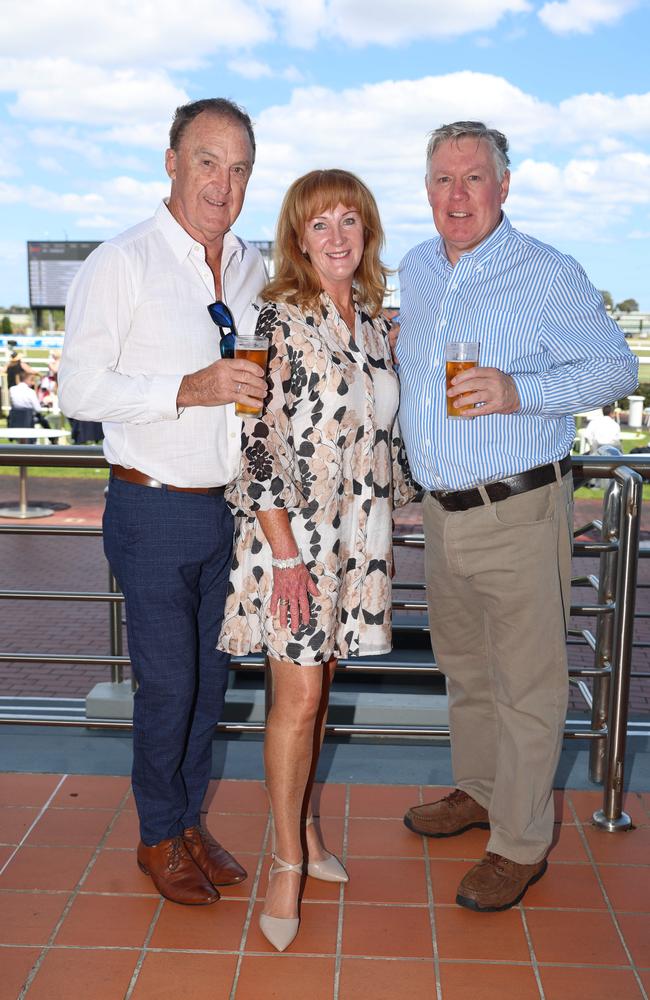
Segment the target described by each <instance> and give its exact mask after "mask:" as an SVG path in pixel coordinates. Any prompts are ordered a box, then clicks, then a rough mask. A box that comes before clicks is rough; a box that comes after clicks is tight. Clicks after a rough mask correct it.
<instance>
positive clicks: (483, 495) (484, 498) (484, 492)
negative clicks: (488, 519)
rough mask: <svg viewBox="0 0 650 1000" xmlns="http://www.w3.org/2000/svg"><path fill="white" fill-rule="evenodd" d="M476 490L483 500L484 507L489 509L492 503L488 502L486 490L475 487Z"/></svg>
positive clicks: (482, 487) (481, 487) (483, 487)
mask: <svg viewBox="0 0 650 1000" xmlns="http://www.w3.org/2000/svg"><path fill="white" fill-rule="evenodd" d="M476 489H477V490H478V491H479V493H480V494H481V499H482V500H483V503H484V504H485V506H486V507H489V506H490V504H491V503H492V501H491V500H490V497H489V495H488V491H487V490H486V488H485V486H477V487H476Z"/></svg>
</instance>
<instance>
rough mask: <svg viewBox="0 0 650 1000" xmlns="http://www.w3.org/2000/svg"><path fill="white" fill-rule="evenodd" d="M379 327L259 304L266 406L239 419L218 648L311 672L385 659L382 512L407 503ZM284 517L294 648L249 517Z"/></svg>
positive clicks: (386, 526) (387, 557)
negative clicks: (298, 605) (305, 595)
mask: <svg viewBox="0 0 650 1000" xmlns="http://www.w3.org/2000/svg"><path fill="white" fill-rule="evenodd" d="M387 330H388V324H387V322H386V321H385V320H384V319H383V318H381V317H380V318H377V319H371V318H370V316H369V315H368V314H367V313H365V312H364V310H363V308H362V307H360V306H359V304H357V305H356V322H355V328H354V334H352V333H351V332H350V330H349V329H348V327H347V325H346V324H345V323H344V322H343V320H342V319H341V317H340V316H339V314H338V311H337V310H336V307H335V306H334V303H333V302H332V300H331V299H330V297H329V296H328V295H327V294H326V293H322V295H321V300H320V310H315V311H313V312H309V311H304V310H301V309H299V308H298V307H296V306H292V305H289V304H288V303H284V302H279V303H268V304H267V305H266V306H265V307H264V309H263V310H262V312H261V314H260V317H259V321H258V326H257V332H258V334H264V335H266V336H269V337H270V339H271V346H270V351H269V394H268V396H267V398H266V400H265V404H264V411H263V414H262V416H261V418H259V419H258V420H255V419H250V418H249V419H245V420H244V426H243V431H242V463H241V468H240V475H239V478H238V479H237V480H236V481H235V482H234V483H232V484H231V485H230V486H229V487H228V490H227V492H226V498H227V500H228V502H229V503H230V505H231V507H232V508H233V509H234V511H235V513H236V514H237V515H238V516H237V518H236V533H235V554H234V559H233V566H232V573H231V577H230V584H229V588H228V596H227V600H226V608H225V615H224V621H223V626H222V630H221V636H220V639H219V646H220V648H222V649H224V650H226V651H228V652H230V653H232V654H236V655H242V654H245V653H248V652H258V651H260V650H265V651H267V652H268V653H269V655H270V656H273V657H275V658H277V659H281V660H289V661H293V662H294V663H297V664H302V665H313V664H319V663H323V662H325V661H327V660H328V659H330V657H332V656H335V657H337V658H338V657H349V656H359V655H370V654H380V653H386V652H388V651H389V650H390V648H391V576H392V541H391V538H392V511H393V507H397V506H401V505H402V504H405V503H408V501H409V500H410V499H412V497H413V496H414V494H415V487H414V485H413V483H412V481H411V478H410V475H409V472H408V466H407V462H406V456H405V452H404V450H403V447H402V442H401V439H400V436H399V429H398V426H397V420H396V414H397V408H398V401H399V386H398V381H397V376H396V374H395V371H394V370H393V365H392V360H391V356H390V349H389V346H388V340H387ZM282 507H284V508H286V509H287V512H288V515H289V519H290V522H291V528H292V531H293V534H294V537H295V540H296V543H297V545H298V548H299V551H300V553H301V555H302V557H303V560H304V562H305V565H306V566H307V567H308V569H309V571H310V573H311V574H312V577H313V579H314V580H315V582H316V584H317V586H318V590H319V596H318V597H310V601H311V618H310V621H309V624H307V625H301V627H300V630H299V631H298V632H297V633H296V635H293V633H292V632H291V630H290V629H289V628H288V627H287V628H282V627H281V626H280V622H279V618H278V616H272V615H271V614H270V610H269V605H270V600H271V593H272V589H273V570H272V566H271V550H270V546H269V544H268V542H267V541H266V538H265V536H264V532H263V531H262V528H261V526H260V524H259V521H258V519H257V517H256V516H255V515H256V511H258V510H271V509H273V508H282Z"/></svg>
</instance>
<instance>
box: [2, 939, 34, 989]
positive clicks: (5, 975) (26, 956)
mask: <svg viewBox="0 0 650 1000" xmlns="http://www.w3.org/2000/svg"><path fill="white" fill-rule="evenodd" d="M40 953H41V950H40V948H3V949H2V953H1V955H0V957H1V958H2V980H1V981H0V1000H16V997H17V996H19V995H20V991H21V990H22V988H23V986H24V985H25V980H26V979H27V976H28V975H29V971H30V969H31V967H32V965H33V964H34V962H35V961H36V959H37V958H38V956H39V955H40Z"/></svg>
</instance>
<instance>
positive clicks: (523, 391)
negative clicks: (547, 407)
mask: <svg viewBox="0 0 650 1000" xmlns="http://www.w3.org/2000/svg"><path fill="white" fill-rule="evenodd" d="M510 377H511V379H512V380H513V382H514V383H515V388H516V389H517V395H518V396H519V410H518V411H517V412H518V413H529V414H539V413H542V412H543V410H544V389H543V387H542V380H541V379H540V377H539V375H533V374H526V375H511V376H510Z"/></svg>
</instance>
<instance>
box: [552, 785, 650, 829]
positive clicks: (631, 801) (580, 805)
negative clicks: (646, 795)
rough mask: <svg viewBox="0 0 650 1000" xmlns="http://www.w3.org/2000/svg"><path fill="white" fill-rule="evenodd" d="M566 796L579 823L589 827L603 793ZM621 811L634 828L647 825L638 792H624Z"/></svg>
mask: <svg viewBox="0 0 650 1000" xmlns="http://www.w3.org/2000/svg"><path fill="white" fill-rule="evenodd" d="M567 794H568V796H569V798H570V799H571V802H572V804H573V806H574V808H575V811H576V813H577V815H578V819H579V820H580V822H581V823H584V824H585V826H588V825H590V824H591V818H592V816H593V814H594V813H595V812H596V810H597V809H602V807H603V793H602V792H582V791H569V792H567ZM623 811H624V812H626V813H627V814H628V816H629V817H630V818H631V820H632V822H633V823H634V824H635V826H642V825H646V826H647V825H648V824H649V820H648V815H647V813H646V811H645V809H644V806H643V802H642V800H641V797H640V795H639V793H638V792H626V793H625V794H624V795H623ZM605 832H606V831H605ZM607 836H609V837H613V838H614V839H616V837H618V836H621V834H618V833H610V834H607Z"/></svg>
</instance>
